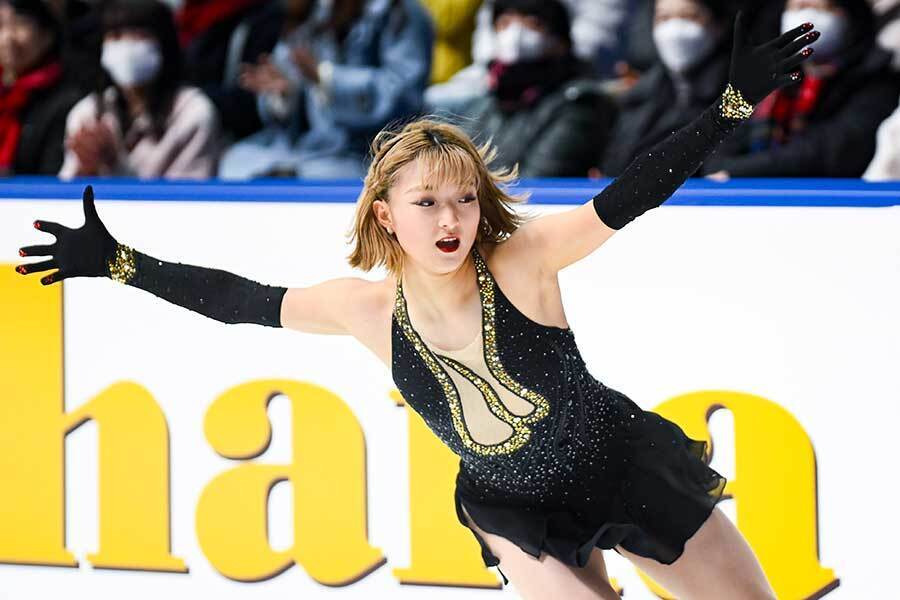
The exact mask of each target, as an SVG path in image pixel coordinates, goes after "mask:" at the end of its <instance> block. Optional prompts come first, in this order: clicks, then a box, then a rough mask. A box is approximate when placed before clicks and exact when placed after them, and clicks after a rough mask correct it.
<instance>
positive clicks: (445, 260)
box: [374, 159, 481, 274]
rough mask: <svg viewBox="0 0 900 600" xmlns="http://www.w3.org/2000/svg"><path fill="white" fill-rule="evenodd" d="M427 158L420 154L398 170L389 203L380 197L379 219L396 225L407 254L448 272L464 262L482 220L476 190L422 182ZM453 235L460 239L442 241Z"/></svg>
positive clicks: (423, 264) (433, 269) (435, 269)
mask: <svg viewBox="0 0 900 600" xmlns="http://www.w3.org/2000/svg"><path fill="white" fill-rule="evenodd" d="M423 167H424V165H423V163H422V161H421V160H420V159H416V160H414V161H411V162H409V163H407V164H406V165H405V166H403V167H402V168H401V169H400V170H399V171H397V177H396V180H395V183H394V185H393V186H392V187H391V188H390V190H389V192H388V199H389V202H383V201H380V200H378V201H376V202H375V208H374V209H375V211H376V216H377V217H378V220H379V223H381V225H382V226H388V227H390V228H391V229H393V231H394V234H395V235H396V237H397V241H398V242H399V243H400V246H401V247H402V248H403V251H404V253H405V254H406V259H407V260H411V261H412V262H414V263H417V264H418V265H420V266H421V267H422V268H424V269H426V270H427V271H430V272H432V273H436V274H443V273H450V272H453V271H455V270H456V269H458V268H459V267H460V265H462V263H463V262H464V261H465V260H466V258H467V257H468V254H469V250H470V249H471V248H472V245H473V244H474V243H475V236H476V235H477V234H478V225H479V222H480V220H481V207H480V206H479V204H478V196H477V189H476V187H475V185H474V183H473V184H472V185H471V186H461V185H459V184H456V183H449V182H446V183H442V182H438V183H437V184H436V186H435V188H434V189H431V188H428V187H427V186H426V185H425V184H424V183H423V180H424V177H423V175H425V173H424V172H423ZM451 236H452V237H455V238H456V239H457V240H458V243H456V244H446V243H442V244H440V246H439V245H438V242H439V241H440V240H443V239H445V238H448V237H451Z"/></svg>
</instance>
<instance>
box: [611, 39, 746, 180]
mask: <svg viewBox="0 0 900 600" xmlns="http://www.w3.org/2000/svg"><path fill="white" fill-rule="evenodd" d="M730 44H731V41H730V39H723V40H722V42H721V43H720V44H719V47H718V48H716V49H715V50H714V51H713V52H712V53H711V54H710V56H709V57H708V58H707V59H705V60H704V61H701V62H700V63H699V64H697V65H696V66H695V67H694V68H692V69H690V70H689V71H688V72H687V73H685V80H686V81H687V82H689V83H688V84H687V88H686V93H685V95H684V97H683V98H681V100H680V101H679V100H678V94H676V91H675V83H674V81H673V80H672V76H671V75H670V74H669V71H668V69H666V67H665V66H664V65H663V64H662V63H660V62H657V63H656V64H655V65H654V66H653V67H652V68H651V69H650V70H649V71H647V72H646V73H645V74H644V75H643V76H642V77H641V78H640V79H639V80H638V81H637V83H636V84H635V85H634V87H633V88H631V89H630V90H629V91H628V92H627V93H626V94H625V95H624V96H623V98H622V99H621V101H620V104H621V108H620V111H619V119H618V121H617V122H616V126H615V128H614V129H613V133H612V135H611V136H610V143H609V145H608V146H607V148H606V152H605V154H604V155H603V160H602V161H601V163H600V170H601V171H602V172H603V174H604V175H605V176H609V177H616V176H618V175H620V174H621V173H622V171H624V170H625V167H627V166H628V165H629V163H631V161H632V160H633V159H634V157H635V156H637V155H638V154H639V153H640V152H642V151H644V150H648V149H649V148H651V147H652V146H654V145H655V144H657V143H658V142H661V141H662V140H663V139H665V138H666V137H668V136H669V135H671V134H672V133H673V132H674V131H676V130H677V129H680V128H681V127H683V126H684V125H686V124H687V123H689V122H690V121H691V120H693V119H694V118H695V117H697V116H698V115H699V114H700V113H701V112H703V111H704V110H705V109H706V108H707V107H709V105H710V104H712V103H713V102H715V101H716V99H717V98H718V97H719V95H721V94H722V92H723V91H725V85H726V84H727V83H728V67H729V62H730V54H729V48H730Z"/></svg>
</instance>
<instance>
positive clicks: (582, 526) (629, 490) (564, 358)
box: [19, 18, 817, 580]
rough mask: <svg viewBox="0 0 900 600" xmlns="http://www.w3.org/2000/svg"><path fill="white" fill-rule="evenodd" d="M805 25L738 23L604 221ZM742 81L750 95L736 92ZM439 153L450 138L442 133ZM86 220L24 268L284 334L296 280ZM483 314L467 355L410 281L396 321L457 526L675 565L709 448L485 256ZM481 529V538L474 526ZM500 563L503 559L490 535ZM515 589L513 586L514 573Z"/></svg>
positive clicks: (708, 478) (676, 159) (789, 60)
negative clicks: (680, 120)
mask: <svg viewBox="0 0 900 600" xmlns="http://www.w3.org/2000/svg"><path fill="white" fill-rule="evenodd" d="M810 29H812V25H810V24H806V25H804V26H801V27H798V28H797V29H795V30H793V31H791V32H788V33H786V34H784V35H782V36H779V38H777V39H776V40H772V41H771V42H769V43H767V44H764V45H761V46H755V47H752V46H750V45H749V44H747V43H746V36H745V31H744V29H743V28H742V27H741V26H740V18H739V19H738V24H736V41H735V51H734V52H733V54H732V65H731V75H730V81H731V82H732V84H734V86H733V87H732V85H729V86H728V87H727V88H726V91H725V93H723V94H722V96H721V97H720V99H718V100H717V101H716V102H715V103H714V104H713V105H711V106H710V107H709V108H708V109H706V110H705V111H703V113H702V114H701V115H700V116H699V117H697V118H696V119H694V120H693V121H692V122H691V123H689V124H688V125H686V126H685V127H683V128H682V129H680V130H679V131H677V132H675V133H674V134H673V135H672V136H670V137H669V138H667V139H666V140H664V141H662V142H660V143H659V144H657V145H656V146H654V147H653V148H652V149H650V150H649V151H646V152H642V153H641V154H640V155H639V156H638V157H637V158H636V159H635V160H634V161H633V162H632V163H631V164H630V165H629V166H628V168H627V169H625V171H624V173H622V175H621V176H620V177H619V178H617V179H616V180H615V181H614V182H613V183H612V184H611V185H609V186H608V187H607V188H606V189H604V190H603V191H602V192H601V193H600V194H598V195H597V196H596V197H595V198H594V201H593V203H594V208H595V210H596V212H597V215H598V217H599V218H600V219H601V220H602V221H603V223H604V224H605V225H607V226H608V227H611V228H613V229H620V228H621V227H623V226H624V225H626V224H627V223H628V222H630V221H631V220H632V219H634V218H635V217H637V216H639V215H640V214H642V213H643V212H645V211H646V210H648V209H650V208H653V207H655V206H659V205H660V204H662V203H663V202H664V201H665V200H666V199H667V198H668V197H669V196H671V194H672V193H673V192H674V191H675V190H676V189H677V188H678V187H679V186H680V185H681V184H682V183H683V182H684V181H685V180H686V179H687V178H688V177H690V176H691V175H692V174H693V173H694V172H695V171H696V170H697V169H698V168H699V166H700V165H701V163H702V162H703V160H704V159H705V158H706V157H707V156H708V155H709V154H710V153H711V152H713V150H714V149H715V148H716V146H717V145H718V144H719V143H720V142H721V141H722V140H723V139H724V138H725V137H727V136H728V134H729V133H730V132H731V131H732V130H733V129H734V128H735V126H736V125H737V124H738V123H739V122H740V121H741V120H742V119H746V118H747V117H748V116H749V114H750V113H751V112H752V109H753V107H752V103H755V102H758V101H759V100H761V99H762V98H763V97H765V96H766V95H768V93H770V92H771V91H772V90H774V89H776V88H777V87H780V86H783V85H786V84H788V83H790V82H791V81H796V80H797V78H798V77H799V75H798V74H797V73H796V72H792V71H793V70H794V69H795V68H796V67H797V66H798V65H799V64H800V62H801V61H802V60H803V58H804V57H806V56H808V55H809V52H806V51H805V52H803V53H801V54H802V57H801V55H800V54H797V52H798V51H799V50H800V49H801V48H802V47H803V46H804V45H806V44H808V43H810V42H811V41H813V40H815V39H816V37H817V35H816V32H813V33H810V34H807V35H804V36H803V37H802V38H801V39H799V40H795V39H794V38H797V37H798V36H800V34H802V33H806V32H808V31H810ZM735 88H736V89H735ZM432 142H433V143H434V144H435V145H438V144H441V143H442V142H441V140H440V139H439V138H438V137H437V136H432ZM84 212H85V225H84V226H82V227H81V228H79V229H75V230H73V229H69V228H66V227H63V226H61V225H59V224H56V223H51V222H46V221H38V222H36V223H35V226H36V227H38V228H39V229H42V230H44V231H47V232H49V233H52V234H53V235H55V236H57V238H58V242H57V243H56V244H53V245H49V246H31V247H28V248H24V249H22V251H20V253H21V254H22V256H30V255H39V254H42V255H46V254H52V255H54V258H53V259H52V260H49V261H44V262H42V263H37V264H34V265H23V266H20V267H19V271H20V272H21V273H23V274H25V273H28V272H33V271H40V270H42V269H43V270H46V269H53V268H58V269H59V271H58V272H56V273H51V274H50V275H48V276H46V277H44V278H43V279H42V280H41V281H42V283H44V284H45V285H46V284H50V283H53V282H54V281H60V280H62V279H65V278H66V277H73V276H107V277H111V278H113V279H114V280H116V281H120V282H122V283H126V284H129V285H133V286H135V287H140V288H142V289H145V290H147V291H150V292H152V293H154V294H156V295H158V296H160V297H161V298H164V299H166V300H168V301H169V302H173V303H175V304H178V305H180V306H184V307H186V308H189V309H191V310H195V311H197V312H200V313H202V314H205V315H206V316H208V317H211V318H214V319H217V320H220V321H223V322H226V323H238V322H240V323H257V324H260V325H268V326H273V327H278V326H281V321H280V307H281V300H282V298H283V296H284V294H285V293H286V289H285V288H283V287H272V286H266V285H261V284H259V283H256V282H254V281H251V280H248V279H245V278H242V277H240V276H238V275H234V274H232V273H228V272H225V271H221V270H217V269H206V268H203V267H197V266H193V265H183V264H179V263H167V262H163V261H160V260H158V259H155V258H153V257H149V256H147V255H144V254H141V253H139V252H136V251H135V250H133V249H132V248H129V247H128V246H124V245H121V244H119V243H118V242H116V241H115V239H114V238H113V237H112V236H111V235H110V234H109V232H108V231H107V230H106V227H105V226H104V225H103V223H102V222H101V221H100V219H99V217H98V216H97V213H96V209H95V207H94V204H93V192H92V190H91V188H90V187H88V188H87V189H86V190H85V195H84ZM472 259H473V261H474V264H475V269H476V273H477V282H476V283H477V286H478V292H479V297H480V300H481V305H482V331H481V333H480V335H479V336H477V337H476V339H475V340H474V341H473V342H472V343H471V344H469V346H467V347H466V348H463V349H460V350H457V351H454V352H448V351H442V350H438V351H435V349H432V348H429V347H428V345H427V344H426V343H425V342H424V341H422V339H421V338H420V337H419V335H418V333H417V332H416V330H415V328H414V327H413V325H412V324H411V323H410V321H409V317H408V314H407V310H406V299H405V296H404V294H403V286H402V277H401V278H398V284H397V289H396V298H395V305H394V314H393V315H392V322H391V340H392V356H391V360H392V369H391V370H392V376H393V378H394V382H395V383H396V385H397V387H398V389H399V390H400V392H401V393H402V394H403V396H404V398H405V399H406V401H407V403H408V404H409V405H410V406H411V407H412V408H413V409H414V410H416V411H417V412H418V413H419V414H420V415H421V416H422V417H423V418H424V420H425V422H426V423H427V424H428V426H429V427H430V428H431V430H432V431H434V433H435V434H436V435H437V436H438V437H439V438H440V439H441V440H442V441H443V442H444V443H445V444H446V445H447V446H448V447H449V448H450V449H451V450H452V451H453V452H455V453H456V454H457V455H459V456H460V470H459V473H458V475H457V478H456V494H455V500H456V511H457V517H458V518H459V520H460V522H461V523H463V524H464V525H468V524H467V522H466V520H465V518H464V515H463V514H462V508H463V507H465V509H466V511H467V512H468V514H469V515H470V516H471V517H472V519H473V520H474V522H475V523H477V524H478V526H479V527H481V528H482V529H484V530H485V531H489V532H493V533H497V534H499V535H502V536H503V537H505V538H507V539H509V540H511V541H512V542H514V543H515V544H517V545H518V546H519V547H520V548H522V549H523V550H524V551H525V552H528V553H529V554H531V555H533V556H535V557H539V556H540V553H541V552H546V553H548V554H550V555H552V556H554V557H556V558H558V559H559V560H560V561H562V562H564V563H566V564H569V565H577V566H584V565H585V564H586V563H587V561H588V557H589V556H590V553H591V551H592V550H593V548H594V547H600V548H613V547H614V546H616V545H619V544H621V545H622V547H624V548H625V549H626V550H629V551H630V552H633V553H635V554H638V555H641V556H646V557H649V558H653V559H655V560H657V561H659V562H661V563H666V564H671V563H672V562H674V561H675V560H676V559H677V558H678V557H679V556H680V555H681V553H682V551H683V549H684V545H685V542H686V541H687V539H688V538H690V537H691V536H692V535H693V534H694V533H695V532H696V531H697V530H698V529H699V527H700V526H701V525H702V524H703V522H704V521H705V520H706V519H707V518H708V516H709V514H710V512H711V511H712V510H713V508H714V507H715V504H716V502H717V501H718V500H719V498H720V497H721V494H722V491H723V489H724V487H725V483H726V481H725V478H724V477H722V476H721V475H720V474H719V473H717V472H716V471H714V470H713V469H711V468H709V466H708V465H707V463H706V460H708V457H707V456H706V443H705V442H702V441H697V440H693V439H690V438H688V437H687V436H686V435H685V434H684V432H683V431H682V430H681V428H679V427H678V426H677V425H676V424H675V423H672V422H671V421H668V420H666V419H664V418H662V417H661V416H659V415H658V414H656V413H653V412H649V411H644V410H642V409H641V408H640V407H639V406H637V405H636V404H635V403H634V402H632V401H631V400H630V399H629V398H627V397H626V396H625V395H623V394H622V393H620V392H618V391H616V390H614V389H612V388H609V387H607V386H605V385H603V384H602V383H600V382H599V381H597V380H596V379H594V378H593V377H592V376H591V375H590V373H589V372H588V371H587V368H586V366H585V364H584V361H583V360H582V358H581V355H580V353H579V351H578V347H577V345H576V343H575V337H574V334H573V333H572V331H571V330H570V329H561V328H559V327H551V326H546V325H540V324H538V323H536V322H534V321H532V320H531V319H529V318H528V317H526V316H525V315H523V314H522V313H521V312H520V311H519V310H517V309H516V307H515V306H513V305H512V303H511V302H510V301H509V299H507V297H506V296H505V295H504V293H503V291H502V290H501V289H500V288H499V287H498V286H497V285H496V282H495V281H494V279H493V277H492V275H491V273H490V271H489V270H488V268H487V265H486V264H485V262H484V260H483V259H482V257H481V255H480V254H479V253H478V250H477V248H474V247H473V249H472ZM473 533H474V532H473ZM476 538H477V539H478V542H479V544H480V545H481V549H482V557H483V559H484V561H485V563H486V564H487V565H497V564H498V563H499V560H498V559H497V557H496V556H494V555H493V554H492V553H491V552H490V550H489V548H488V547H487V545H486V544H485V542H484V540H483V539H481V538H480V536H478V535H477V534H476ZM504 580H506V578H505V576H504Z"/></svg>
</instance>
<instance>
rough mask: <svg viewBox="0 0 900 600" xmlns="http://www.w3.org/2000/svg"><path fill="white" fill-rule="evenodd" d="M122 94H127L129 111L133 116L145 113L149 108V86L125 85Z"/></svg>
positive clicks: (126, 99) (126, 100)
mask: <svg viewBox="0 0 900 600" xmlns="http://www.w3.org/2000/svg"><path fill="white" fill-rule="evenodd" d="M121 89H122V95H123V96H125V102H126V103H127V104H128V112H129V113H130V114H131V116H132V117H137V116H138V115H141V114H143V113H144V112H145V111H146V109H147V87H146V86H134V87H123V88H121Z"/></svg>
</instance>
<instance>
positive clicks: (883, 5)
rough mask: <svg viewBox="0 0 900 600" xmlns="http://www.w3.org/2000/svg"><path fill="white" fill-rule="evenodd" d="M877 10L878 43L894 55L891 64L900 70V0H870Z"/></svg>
mask: <svg viewBox="0 0 900 600" xmlns="http://www.w3.org/2000/svg"><path fill="white" fill-rule="evenodd" d="M869 4H871V5H872V10H873V11H874V12H875V32H876V39H877V40H878V45H879V46H881V47H882V48H884V49H885V50H887V51H888V52H890V53H891V55H892V56H893V59H892V61H891V65H892V66H893V68H894V70H895V71H900V0H869Z"/></svg>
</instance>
